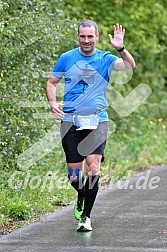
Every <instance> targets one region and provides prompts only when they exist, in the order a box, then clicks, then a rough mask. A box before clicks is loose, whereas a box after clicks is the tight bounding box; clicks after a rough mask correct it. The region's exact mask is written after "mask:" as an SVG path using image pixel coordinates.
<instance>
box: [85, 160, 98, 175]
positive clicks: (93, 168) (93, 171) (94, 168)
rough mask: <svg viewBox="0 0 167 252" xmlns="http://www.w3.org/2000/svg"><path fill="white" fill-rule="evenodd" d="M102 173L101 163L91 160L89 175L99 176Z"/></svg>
mask: <svg viewBox="0 0 167 252" xmlns="http://www.w3.org/2000/svg"><path fill="white" fill-rule="evenodd" d="M99 174H100V165H99V163H94V162H91V163H89V164H88V165H87V175H89V176H97V175H99Z"/></svg>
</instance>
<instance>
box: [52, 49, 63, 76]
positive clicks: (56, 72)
mask: <svg viewBox="0 0 167 252" xmlns="http://www.w3.org/2000/svg"><path fill="white" fill-rule="evenodd" d="M64 62H65V61H64V54H62V55H61V56H60V57H59V59H58V61H57V62H56V64H55V66H54V68H53V71H52V75H53V76H54V77H56V78H58V79H61V78H62V77H63V76H64V72H65V71H64V68H65V64H64Z"/></svg>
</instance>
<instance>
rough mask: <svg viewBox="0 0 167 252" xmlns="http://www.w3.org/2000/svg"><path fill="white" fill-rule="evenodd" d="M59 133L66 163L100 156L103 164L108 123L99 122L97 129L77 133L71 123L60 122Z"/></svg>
mask: <svg viewBox="0 0 167 252" xmlns="http://www.w3.org/2000/svg"><path fill="white" fill-rule="evenodd" d="M60 132H61V138H62V146H63V149H64V152H65V155H66V161H67V163H78V162H82V161H83V160H84V159H85V158H86V157H87V156H88V155H91V154H101V155H102V160H101V162H103V160H104V149H105V146H106V139H107V135H108V122H100V123H99V126H98V127H97V129H93V130H88V129H84V130H78V131H77V130H76V126H75V125H74V124H73V123H72V122H62V124H61V128H60Z"/></svg>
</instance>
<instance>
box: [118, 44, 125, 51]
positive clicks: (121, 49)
mask: <svg viewBox="0 0 167 252" xmlns="http://www.w3.org/2000/svg"><path fill="white" fill-rule="evenodd" d="M124 49H125V46H124V45H123V47H122V48H120V49H117V52H122V51H123V50H124Z"/></svg>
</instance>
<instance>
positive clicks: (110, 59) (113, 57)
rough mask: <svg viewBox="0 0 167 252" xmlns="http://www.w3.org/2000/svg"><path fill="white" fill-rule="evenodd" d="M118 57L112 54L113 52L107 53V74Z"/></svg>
mask: <svg viewBox="0 0 167 252" xmlns="http://www.w3.org/2000/svg"><path fill="white" fill-rule="evenodd" d="M117 59H119V57H117V56H115V55H113V54H111V53H110V54H109V58H108V63H109V68H108V70H109V74H111V71H112V70H113V69H114V64H115V61H116V60H117Z"/></svg>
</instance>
